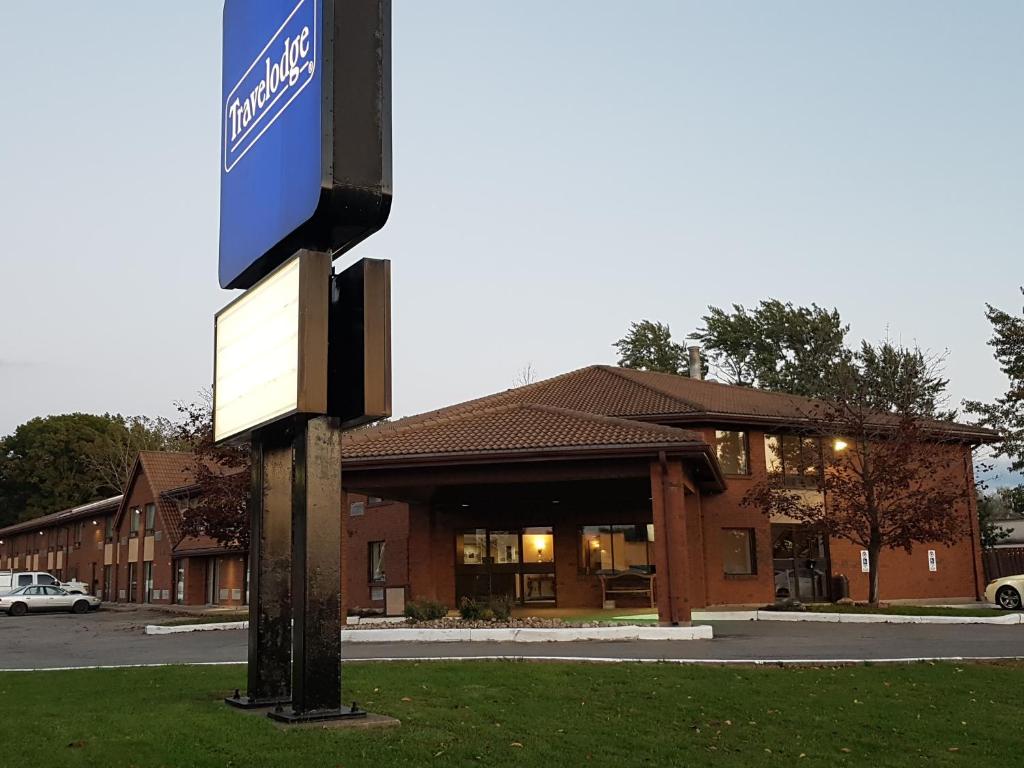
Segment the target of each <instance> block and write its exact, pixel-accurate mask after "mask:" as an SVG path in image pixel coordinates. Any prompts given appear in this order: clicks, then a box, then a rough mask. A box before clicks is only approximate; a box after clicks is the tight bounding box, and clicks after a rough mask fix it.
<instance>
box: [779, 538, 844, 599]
mask: <svg viewBox="0 0 1024 768" xmlns="http://www.w3.org/2000/svg"><path fill="white" fill-rule="evenodd" d="M772 559H773V564H774V570H775V599H776V600H789V599H792V600H799V601H800V602H802V603H822V602H827V601H828V600H829V599H831V590H830V582H831V575H832V568H831V564H830V563H829V556H828V542H827V540H826V538H825V536H824V535H822V534H821V533H820V532H818V531H816V530H814V528H812V527H811V526H807V525H773V526H772Z"/></svg>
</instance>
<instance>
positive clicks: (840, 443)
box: [832, 438, 849, 451]
mask: <svg viewBox="0 0 1024 768" xmlns="http://www.w3.org/2000/svg"><path fill="white" fill-rule="evenodd" d="M832 447H833V448H835V449H836V450H837V451H845V450H846V449H847V448H849V443H847V442H846V441H845V440H840V439H838V438H836V441H835V442H834V443H832Z"/></svg>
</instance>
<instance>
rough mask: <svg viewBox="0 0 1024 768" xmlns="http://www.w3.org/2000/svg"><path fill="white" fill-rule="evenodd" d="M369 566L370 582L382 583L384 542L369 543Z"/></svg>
mask: <svg viewBox="0 0 1024 768" xmlns="http://www.w3.org/2000/svg"><path fill="white" fill-rule="evenodd" d="M369 549H370V552H369V560H368V562H369V565H370V575H369V578H370V582H371V583H377V584H380V583H383V582H384V542H383V541H371V542H370V545H369Z"/></svg>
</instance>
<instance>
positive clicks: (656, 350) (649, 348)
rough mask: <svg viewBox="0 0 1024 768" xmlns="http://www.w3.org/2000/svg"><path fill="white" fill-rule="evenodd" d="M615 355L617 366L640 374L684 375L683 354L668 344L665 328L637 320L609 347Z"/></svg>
mask: <svg viewBox="0 0 1024 768" xmlns="http://www.w3.org/2000/svg"><path fill="white" fill-rule="evenodd" d="M613 346H614V347H615V348H616V349H617V350H618V351H619V365H621V366H622V367H623V368H635V369H637V370H641V371H660V372H661V373H677V374H684V375H686V374H688V373H689V370H690V367H689V365H688V362H687V358H686V350H685V349H684V348H683V346H682V345H681V344H677V343H676V342H674V341H672V332H671V331H670V330H669V327H668V326H667V325H664V324H662V323H656V322H652V321H650V320H641V321H640V322H639V323H631V324H630V326H629V332H628V333H627V334H626V335H625V336H623V337H622V338H621V339H619V340H618V341H616V342H615V344H614V345H613Z"/></svg>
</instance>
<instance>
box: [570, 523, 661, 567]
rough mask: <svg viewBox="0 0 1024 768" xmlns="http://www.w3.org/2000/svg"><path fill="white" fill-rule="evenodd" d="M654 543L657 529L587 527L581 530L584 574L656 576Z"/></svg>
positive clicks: (647, 527)
mask: <svg viewBox="0 0 1024 768" xmlns="http://www.w3.org/2000/svg"><path fill="white" fill-rule="evenodd" d="M653 542H654V526H653V525H649V524H643V523H641V524H639V525H585V526H583V527H582V528H580V570H581V571H583V572H584V573H622V572H623V571H637V572H640V573H654V550H653V548H652V547H651V544H652V543H653Z"/></svg>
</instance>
